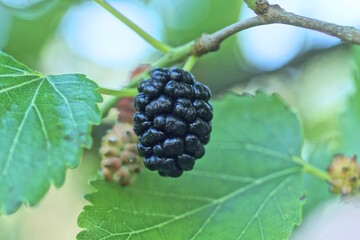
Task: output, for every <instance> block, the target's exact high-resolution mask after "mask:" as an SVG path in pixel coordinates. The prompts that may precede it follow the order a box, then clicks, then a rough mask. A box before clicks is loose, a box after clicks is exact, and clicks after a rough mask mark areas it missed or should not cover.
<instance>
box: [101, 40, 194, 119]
mask: <svg viewBox="0 0 360 240" xmlns="http://www.w3.org/2000/svg"><path fill="white" fill-rule="evenodd" d="M194 42H195V41H190V42H188V43H186V44H184V45H181V46H179V47H176V48H173V49H172V50H171V51H170V52H168V53H167V54H165V55H164V56H162V57H161V58H160V59H158V60H157V61H156V62H154V63H153V64H151V68H155V67H169V66H172V65H174V64H175V63H177V62H180V61H182V60H183V59H185V58H186V57H187V56H189V55H190V51H191V46H193V44H194ZM149 71H150V70H148V71H144V72H143V73H141V74H139V75H137V76H136V77H135V78H134V79H132V81H131V82H129V84H128V85H127V86H126V87H124V88H123V89H127V88H135V87H136V86H137V85H138V84H139V83H140V82H141V80H143V79H144V78H145V77H146V76H147V75H148V74H149ZM121 90H122V89H119V90H118V91H121ZM111 95H112V94H111ZM120 97H121V96H116V95H113V96H111V97H110V98H108V99H107V100H105V101H104V102H103V104H101V106H100V109H101V112H102V113H103V115H104V114H106V113H107V112H108V111H109V109H110V108H111V107H112V106H113V105H114V104H115V103H116V102H117V100H118V99H119V98H120Z"/></svg>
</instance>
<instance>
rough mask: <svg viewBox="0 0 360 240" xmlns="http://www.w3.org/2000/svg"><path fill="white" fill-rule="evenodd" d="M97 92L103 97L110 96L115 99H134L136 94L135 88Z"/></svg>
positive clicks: (101, 89) (99, 90)
mask: <svg viewBox="0 0 360 240" xmlns="http://www.w3.org/2000/svg"><path fill="white" fill-rule="evenodd" d="M98 92H99V93H101V94H105V95H111V96H116V97H135V96H136V94H137V89H136V88H122V89H120V90H116V89H109V88H103V87H100V88H98Z"/></svg>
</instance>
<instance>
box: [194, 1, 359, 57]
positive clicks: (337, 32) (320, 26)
mask: <svg viewBox="0 0 360 240" xmlns="http://www.w3.org/2000/svg"><path fill="white" fill-rule="evenodd" d="M255 13H256V14H258V16H256V17H253V18H249V19H246V20H243V21H241V22H237V23H234V24H232V25H230V26H227V27H225V28H223V29H221V30H219V31H217V32H214V33H212V34H203V35H202V36H201V37H200V38H198V39H197V40H196V42H195V44H194V45H193V46H192V49H191V53H192V54H194V55H197V56H200V55H203V54H205V53H208V52H213V51H216V50H218V49H219V48H220V44H221V43H222V41H224V40H225V39H226V38H228V37H230V36H232V35H234V34H235V33H238V32H240V31H242V30H245V29H248V28H252V27H256V26H261V25H268V24H273V23H281V24H286V25H292V26H297V27H301V28H306V29H311V30H315V31H318V32H322V33H325V34H328V35H331V36H334V37H337V38H339V39H340V40H342V41H343V42H346V43H351V44H357V45H360V31H359V30H358V29H356V28H354V27H349V26H340V25H337V24H333V23H328V22H324V21H320V20H317V19H313V18H308V17H303V16H299V15H296V14H294V13H291V12H287V11H285V10H284V9H282V8H281V7H280V6H279V5H269V4H268V3H267V2H266V1H258V4H257V6H256V9H255Z"/></svg>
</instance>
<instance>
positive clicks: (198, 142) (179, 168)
mask: <svg viewBox="0 0 360 240" xmlns="http://www.w3.org/2000/svg"><path fill="white" fill-rule="evenodd" d="M138 91H139V93H138V94H137V96H136V97H135V99H134V106H135V109H136V110H137V112H136V113H135V114H134V116H133V122H134V132H135V133H136V134H137V135H138V136H139V141H140V143H139V144H138V151H139V154H140V155H141V156H143V157H145V160H144V164H145V166H146V167H147V168H148V169H150V170H152V171H155V170H158V171H159V174H160V175H161V176H170V177H179V176H180V175H181V174H182V173H183V171H189V170H191V169H192V168H193V166H194V164H195V160H196V159H199V158H201V157H202V156H203V155H204V154H205V148H204V145H205V144H207V143H208V142H209V140H210V133H211V120H212V118H213V109H212V106H211V104H210V103H209V102H208V101H209V99H210V97H211V92H210V89H209V88H208V87H207V86H205V85H204V84H202V83H199V82H197V81H196V80H195V79H194V77H193V75H192V74H190V73H189V72H186V71H184V70H182V69H179V68H171V69H166V68H155V69H154V70H152V71H151V72H150V78H149V79H146V80H143V81H142V82H141V83H140V84H139V86H138Z"/></svg>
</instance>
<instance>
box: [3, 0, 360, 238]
mask: <svg viewBox="0 0 360 240" xmlns="http://www.w3.org/2000/svg"><path fill="white" fill-rule="evenodd" d="M109 2H110V3H111V4H113V5H114V6H115V7H116V8H117V9H119V10H120V11H121V12H122V13H123V14H124V15H126V16H128V17H129V18H130V19H132V20H133V21H134V22H135V23H137V24H138V25H140V26H141V27H143V28H144V29H145V30H146V31H148V32H149V33H150V34H152V35H153V36H155V37H156V38H158V39H161V40H163V41H166V42H167V43H169V44H171V45H174V46H178V45H181V44H184V43H186V42H188V41H190V40H193V39H196V38H197V37H199V36H200V35H201V34H202V33H211V32H214V31H216V30H218V29H220V28H222V27H225V26H227V25H229V24H231V23H234V22H236V21H238V20H239V19H244V18H246V17H249V16H252V15H253V13H252V12H251V11H250V10H248V9H247V8H246V6H243V4H242V1H240V0H227V1H219V0H197V1H190V0H171V1H168V0H142V1H141V0H131V1H130V0H118V1H115V0H114V1H109ZM271 3H278V4H280V5H281V6H282V7H284V8H285V9H287V10H291V11H293V12H296V13H299V14H302V15H306V16H310V17H315V18H320V19H323V20H327V21H331V22H336V23H339V24H346V25H353V26H357V27H359V25H360V16H359V15H358V13H357V12H356V9H359V8H360V4H359V3H358V2H357V1H355V0H354V1H351V0H347V1H340V0H334V1H332V2H331V3H329V2H328V1H325V0H321V1H317V2H316V3H313V2H312V1H301V0H293V1H285V0H279V1H271ZM325 3H326V4H325ZM339 5H341V6H342V7H343V8H342V10H341V11H339V10H338V6H339ZM330 13H331V14H330ZM0 49H1V50H3V51H5V52H7V53H8V54H10V55H12V56H14V57H15V58H17V59H18V60H19V61H21V62H23V63H25V64H26V65H28V66H30V67H32V68H34V69H36V70H38V71H41V72H44V73H48V74H62V73H84V74H86V75H88V77H89V78H90V79H93V80H94V81H96V82H97V83H98V84H99V85H101V86H105V87H109V88H118V87H121V86H124V85H125V84H126V83H127V81H128V78H129V74H130V72H131V71H132V70H133V69H134V68H136V66H138V65H139V64H142V63H151V62H153V61H154V60H156V59H157V58H159V56H160V55H159V53H158V52H156V51H155V50H154V49H152V48H151V47H150V46H149V45H148V44H147V43H146V42H144V41H143V40H142V39H141V38H140V37H138V36H137V35H136V34H134V33H133V32H131V30H129V29H128V28H127V27H126V26H125V25H123V24H122V23H120V22H119V21H118V20H116V19H115V18H114V17H112V16H111V15H110V14H109V13H107V12H106V11H105V10H103V9H102V8H101V7H99V6H98V5H97V4H96V3H94V2H91V1H81V0H15V1H9V0H0ZM353 56H354V48H353V47H351V46H348V45H346V44H341V43H340V42H339V40H337V39H334V38H331V37H328V36H325V35H323V34H320V33H316V32H312V31H308V30H303V29H299V28H295V27H289V26H279V25H272V26H263V27H259V28H257V29H251V30H248V31H244V32H243V33H240V34H238V35H236V36H233V37H231V38H229V39H227V40H226V41H225V42H224V44H223V45H222V46H221V49H220V50H219V51H218V52H215V53H211V54H208V55H206V56H204V57H202V58H201V59H200V60H199V61H198V63H197V64H196V65H195V68H194V70H193V73H194V75H195V77H196V78H197V80H199V81H201V82H204V83H206V84H208V85H209V86H210V87H211V89H212V91H213V92H214V93H215V95H218V96H220V95H221V94H222V93H223V92H224V91H235V92H238V93H242V92H250V93H253V92H255V91H256V90H259V89H260V90H262V91H265V92H268V93H272V92H278V93H279V94H280V95H281V96H282V97H283V98H284V99H286V101H287V102H288V103H289V105H290V106H291V107H292V108H293V110H294V111H295V112H297V113H298V114H299V116H300V118H301V121H302V123H303V125H304V134H305V136H306V138H307V140H308V145H307V146H308V147H307V148H306V149H310V150H308V151H309V152H310V151H311V143H312V142H314V141H318V140H322V141H325V140H326V139H331V138H332V137H333V136H334V135H336V134H337V132H336V130H334V129H336V126H337V124H338V123H337V119H338V116H339V114H341V113H342V112H343V111H344V109H345V104H346V101H347V96H348V95H349V94H352V93H353V92H354V87H353V82H352V80H353V72H354V61H353ZM181 64H182V63H180V66H181ZM107 127H109V126H107V125H106V124H105V125H103V126H101V127H98V128H96V129H95V130H94V138H95V140H99V139H100V138H101V136H102V134H104V132H105V130H106V128H107ZM98 146H99V142H98V141H96V142H95V144H94V147H93V149H92V150H91V151H87V152H86V154H85V155H84V159H83V160H82V162H81V165H80V166H79V168H77V169H76V170H69V171H68V174H67V178H66V182H65V184H64V186H62V187H61V188H60V189H55V188H54V187H52V188H51V189H50V191H49V192H48V193H47V194H46V196H45V198H44V199H43V200H42V201H41V202H40V203H39V204H38V206H36V207H34V208H31V209H30V208H28V207H26V206H22V207H21V209H20V210H19V211H18V212H16V213H15V214H13V215H11V216H0V239H4V240H5V239H6V240H17V239H27V240H33V239H34V240H35V239H36V240H42V239H49V236H51V239H53V240H57V239H59V240H60V239H61V240H64V239H75V236H76V234H77V232H78V231H79V229H78V227H77V224H76V221H77V216H78V214H79V213H80V212H81V210H82V207H83V206H84V205H85V204H86V202H85V201H84V200H83V198H82V196H83V194H84V193H85V192H88V191H90V188H89V187H88V185H87V182H88V180H89V179H90V178H92V177H94V176H95V175H96V174H97V173H98V171H99V164H100V159H99V156H98V154H97V149H98ZM305 221H306V218H305Z"/></svg>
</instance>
